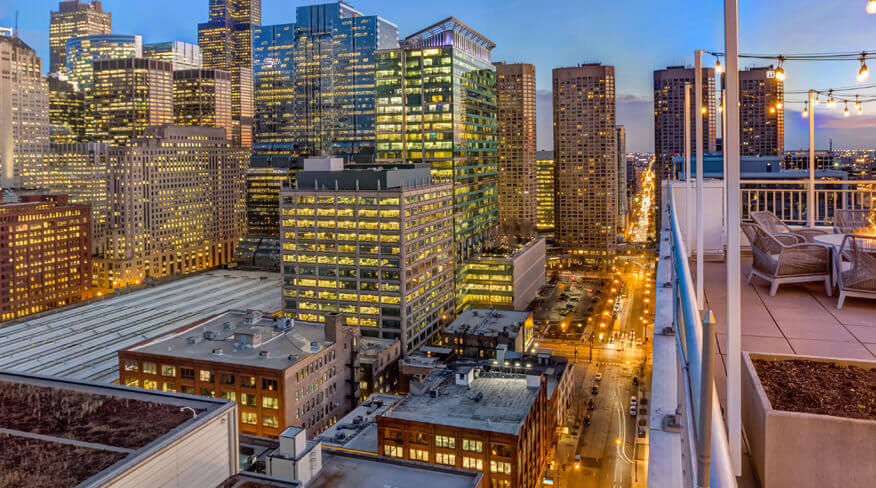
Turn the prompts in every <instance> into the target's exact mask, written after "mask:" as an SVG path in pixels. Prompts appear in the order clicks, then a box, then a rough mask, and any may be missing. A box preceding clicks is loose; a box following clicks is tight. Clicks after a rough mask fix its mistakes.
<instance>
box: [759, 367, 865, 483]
mask: <svg viewBox="0 0 876 488" xmlns="http://www.w3.org/2000/svg"><path fill="white" fill-rule="evenodd" d="M742 356H743V358H742V426H743V428H744V429H745V434H746V438H747V439H748V447H749V451H750V453H751V458H752V462H753V463H754V467H755V470H756V471H757V475H758V477H759V478H760V481H761V483H762V484H763V488H810V487H811V488H825V487H829V486H842V487H852V486H874V485H873V483H874V480H876V462H873V453H874V452H876V421H874V420H863V419H850V418H840V417H834V416H831V415H819V414H811V413H799V412H787V411H782V410H774V409H773V408H772V405H771V404H770V401H769V399H768V398H767V395H766V392H765V391H764V389H763V385H761V383H760V379H759V378H758V376H757V371H756V370H755V369H754V363H753V362H752V360H756V359H763V360H767V361H779V360H785V359H789V360H794V359H796V360H807V361H823V362H831V363H835V364H838V365H843V366H858V367H861V368H866V369H869V368H874V367H876V361H857V360H846V359H833V358H823V357H811V356H793V355H782V354H756V353H747V352H743V353H742Z"/></svg>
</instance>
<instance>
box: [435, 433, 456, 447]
mask: <svg viewBox="0 0 876 488" xmlns="http://www.w3.org/2000/svg"><path fill="white" fill-rule="evenodd" d="M435 446H436V447H445V448H447V449H455V448H456V438H455V437H447V436H444V435H436V436H435Z"/></svg>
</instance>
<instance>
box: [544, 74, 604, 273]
mask: <svg viewBox="0 0 876 488" xmlns="http://www.w3.org/2000/svg"><path fill="white" fill-rule="evenodd" d="M614 90H615V84H614V67H613V66H602V65H600V64H582V65H579V66H576V67H571V68H555V69H554V71H553V100H554V192H555V199H554V221H555V222H554V239H555V240H556V242H557V244H558V245H559V246H561V247H563V248H564V249H566V250H567V251H571V252H573V253H577V254H582V255H583V256H584V259H585V260H587V261H598V260H602V259H605V258H609V257H611V256H612V255H613V254H614V251H615V249H616V247H617V244H616V233H617V147H616V144H617V141H616V139H617V137H616V126H615V99H614V93H615V91H614Z"/></svg>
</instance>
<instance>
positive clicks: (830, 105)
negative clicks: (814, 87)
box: [827, 90, 836, 108]
mask: <svg viewBox="0 0 876 488" xmlns="http://www.w3.org/2000/svg"><path fill="white" fill-rule="evenodd" d="M834 107H836V100H834V99H833V90H828V92H827V108H834Z"/></svg>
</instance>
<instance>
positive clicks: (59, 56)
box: [49, 0, 113, 73]
mask: <svg viewBox="0 0 876 488" xmlns="http://www.w3.org/2000/svg"><path fill="white" fill-rule="evenodd" d="M112 33H113V22H112V15H111V14H110V13H109V12H104V11H103V6H102V5H101V3H100V2H99V1H98V0H95V1H93V2H91V3H86V2H82V1H81V0H69V1H62V2H60V3H59V4H58V11H57V12H55V11H52V15H51V21H50V23H49V48H50V49H51V51H50V53H49V72H50V73H66V72H67V40H68V39H70V38H72V37H80V36H90V35H94V34H112Z"/></svg>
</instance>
